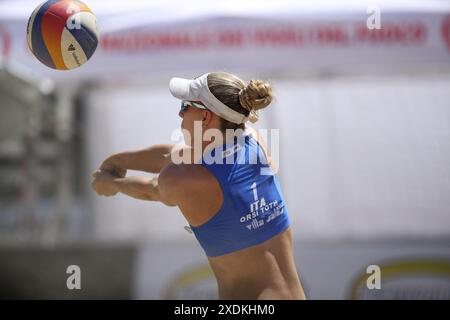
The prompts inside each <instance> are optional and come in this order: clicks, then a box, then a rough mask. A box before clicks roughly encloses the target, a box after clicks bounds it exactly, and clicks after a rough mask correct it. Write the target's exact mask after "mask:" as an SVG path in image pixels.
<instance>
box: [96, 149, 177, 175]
mask: <svg viewBox="0 0 450 320" xmlns="http://www.w3.org/2000/svg"><path fill="white" fill-rule="evenodd" d="M173 147H174V145H173V144H158V145H154V146H151V147H149V148H146V149H142V150H136V151H125V152H120V153H116V154H114V155H112V156H110V157H109V158H108V159H106V160H105V161H104V162H103V164H102V167H104V168H105V167H108V166H112V167H116V168H121V169H125V170H138V171H144V172H150V173H159V172H160V171H161V170H162V168H164V167H165V166H166V165H167V164H168V163H169V162H170V154H171V151H172V149H173Z"/></svg>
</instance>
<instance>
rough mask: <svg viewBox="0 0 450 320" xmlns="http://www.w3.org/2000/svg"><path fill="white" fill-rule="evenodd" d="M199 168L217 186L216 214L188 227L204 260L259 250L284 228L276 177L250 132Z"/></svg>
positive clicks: (213, 152)
mask: <svg viewBox="0 0 450 320" xmlns="http://www.w3.org/2000/svg"><path fill="white" fill-rule="evenodd" d="M201 165H202V166H204V167H205V168H207V169H208V170H209V171H210V172H211V173H212V174H213V175H214V176H215V177H216V179H217V181H218V182H219V184H220V186H221V188H222V192H223V204H222V207H221V208H220V210H219V211H218V212H217V213H216V214H215V215H214V216H213V217H212V218H210V219H209V220H208V221H207V222H205V223H204V224H202V225H200V226H196V227H194V226H192V225H190V228H191V230H192V231H193V232H194V234H195V237H196V238H197V240H198V241H199V243H200V245H201V246H202V248H203V249H204V251H205V253H206V255H207V256H209V257H214V256H220V255H224V254H227V253H230V252H233V251H237V250H241V249H244V248H247V247H250V246H254V245H257V244H260V243H262V242H264V241H266V240H268V239H270V238H272V237H274V236H275V235H277V234H278V233H280V232H281V231H283V230H284V229H286V228H287V227H288V226H289V224H290V219H289V216H288V211H287V209H286V206H285V203H284V198H283V195H282V193H281V188H280V184H279V181H278V177H277V176H276V175H275V174H274V172H273V170H272V169H271V168H270V166H269V165H268V164H267V159H266V157H265V154H264V151H263V149H262V148H261V147H260V145H259V144H258V142H257V141H256V140H255V139H254V138H253V136H252V135H251V133H250V132H244V134H242V135H241V136H238V137H237V138H235V139H234V141H233V142H232V143H228V144H223V145H221V146H216V147H213V148H212V150H210V151H208V152H207V153H205V154H204V156H203V159H202V163H201Z"/></svg>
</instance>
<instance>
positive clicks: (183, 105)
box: [180, 100, 208, 112]
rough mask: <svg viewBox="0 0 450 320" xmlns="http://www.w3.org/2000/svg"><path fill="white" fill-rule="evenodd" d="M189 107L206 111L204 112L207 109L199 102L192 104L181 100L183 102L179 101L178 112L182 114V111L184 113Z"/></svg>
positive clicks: (192, 102)
mask: <svg viewBox="0 0 450 320" xmlns="http://www.w3.org/2000/svg"><path fill="white" fill-rule="evenodd" d="M190 106H192V107H196V108H199V109H206V110H207V109H208V108H207V107H206V106H205V105H203V103H201V102H199V101H197V102H194V101H188V100H183V101H181V108H180V111H181V112H184V111H186V110H187V109H188V108H189V107H190Z"/></svg>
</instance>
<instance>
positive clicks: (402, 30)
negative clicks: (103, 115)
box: [0, 1, 450, 80]
mask: <svg viewBox="0 0 450 320" xmlns="http://www.w3.org/2000/svg"><path fill="white" fill-rule="evenodd" d="M86 3H87V4H88V5H89V1H87V2H86ZM95 3H96V2H95ZM167 5H168V6H169V5H173V2H172V3H168V4H167ZM442 7H443V8H440V10H422V11H420V10H408V9H400V10H384V9H383V7H381V8H379V18H380V20H379V22H380V29H370V28H369V27H372V24H373V21H374V20H373V19H375V18H376V10H375V11H371V10H366V9H368V8H365V7H363V6H361V7H360V8H359V9H357V10H356V9H352V10H348V11H343V10H338V11H335V12H334V11H326V12H320V11H316V12H312V13H311V12H302V11H299V10H294V9H293V10H292V12H291V13H290V14H288V13H289V10H287V9H288V7H287V8H285V9H286V10H287V12H285V13H283V14H281V13H280V12H277V11H275V13H273V14H272V15H270V14H269V13H268V12H265V13H262V12H260V13H258V14H255V13H253V12H252V14H251V15H250V14H249V15H247V16H246V15H245V12H238V13H236V12H230V11H228V12H226V13H222V14H219V13H217V12H215V11H211V12H209V13H208V12H206V13H205V12H204V11H205V10H203V11H200V13H198V14H197V15H195V14H192V13H190V14H189V15H185V16H180V12H179V11H176V10H175V11H174V13H173V15H171V11H170V7H167V8H166V10H165V11H164V10H161V8H160V10H158V11H157V12H163V13H164V14H161V16H160V17H159V18H156V17H155V12H154V10H153V11H151V9H150V8H147V9H148V10H149V11H148V14H147V15H146V14H144V13H146V12H145V11H143V12H140V14H138V15H137V13H136V12H133V13H127V12H124V14H123V15H120V18H117V16H115V15H113V14H111V15H108V14H103V12H100V14H99V15H98V24H99V29H100V34H101V36H100V43H99V47H98V48H97V51H96V52H95V53H94V56H93V57H92V58H91V61H89V62H88V63H87V64H86V65H84V66H82V67H80V68H78V69H76V70H71V71H55V70H52V69H49V68H47V67H45V66H44V65H42V64H41V63H40V62H39V61H38V60H37V59H36V58H34V56H33V55H32V54H31V53H30V52H29V50H28V47H27V44H26V21H27V19H28V17H27V15H24V14H22V15H21V16H20V18H18V17H16V16H15V17H14V18H11V17H10V16H11V14H10V15H5V16H4V17H3V18H2V15H1V14H0V54H1V56H2V60H3V62H4V63H6V64H8V63H11V64H20V65H23V66H26V67H27V68H30V69H32V70H34V71H35V72H37V73H39V74H42V75H46V76H50V77H55V78H63V79H68V80H73V79H80V78H81V79H87V78H106V79H108V78H111V77H113V76H115V75H121V76H124V75H125V76H126V75H142V76H146V75H149V74H151V76H155V75H157V74H158V75H171V74H174V73H177V74H186V75H189V76H192V74H191V73H193V72H195V73H198V72H199V71H209V70H217V69H227V70H230V69H231V70H233V69H238V70H242V72H246V71H249V72H258V73H265V74H268V73H270V74H274V73H276V74H286V73H325V74H327V73H354V72H357V71H360V70H366V69H368V70H372V71H377V72H391V71H398V70H420V71H422V70H423V71H427V70H430V71H435V70H450V6H449V5H447V6H446V7H445V6H442ZM33 9H34V6H33V5H31V6H30V8H29V12H30V13H31V11H32V10H33ZM369 9H370V8H369ZM286 10H285V11H286ZM93 11H94V12H95V7H94V8H93ZM157 12H156V13H157ZM163 16H164V17H165V19H163ZM368 23H369V25H368ZM371 23H372V24H371Z"/></svg>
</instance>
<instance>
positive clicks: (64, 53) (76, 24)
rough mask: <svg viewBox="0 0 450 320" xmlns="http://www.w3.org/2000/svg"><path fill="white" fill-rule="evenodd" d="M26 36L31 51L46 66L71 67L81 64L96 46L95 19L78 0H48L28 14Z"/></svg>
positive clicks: (65, 68) (96, 29)
mask: <svg viewBox="0 0 450 320" xmlns="http://www.w3.org/2000/svg"><path fill="white" fill-rule="evenodd" d="M27 40H28V46H29V48H30V50H31V52H32V53H33V54H34V56H35V57H36V58H37V59H38V60H39V61H40V62H42V63H43V64H45V65H46V66H47V67H50V68H53V69H57V70H70V69H75V68H78V67H80V66H82V65H83V64H85V63H86V62H87V61H88V60H89V59H90V58H91V57H92V55H93V54H94V52H95V50H96V48H97V44H98V41H99V31H98V27H97V20H96V17H95V15H94V13H93V12H92V11H91V10H90V9H89V7H88V6H86V5H85V4H84V3H82V2H81V1H77V0H49V1H46V2H43V3H41V4H40V5H39V6H38V7H37V8H36V9H35V10H34V11H33V13H32V14H31V16H30V18H29V20H28V25H27Z"/></svg>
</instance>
